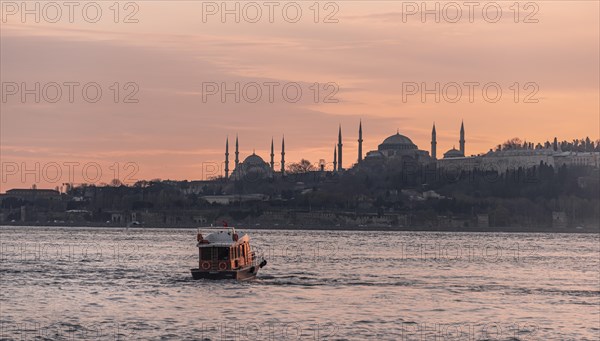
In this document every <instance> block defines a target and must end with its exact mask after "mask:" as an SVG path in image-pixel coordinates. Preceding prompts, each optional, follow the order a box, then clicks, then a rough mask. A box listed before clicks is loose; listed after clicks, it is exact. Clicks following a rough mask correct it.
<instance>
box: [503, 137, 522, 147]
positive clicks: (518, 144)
mask: <svg viewBox="0 0 600 341" xmlns="http://www.w3.org/2000/svg"><path fill="white" fill-rule="evenodd" d="M523 145H524V144H523V141H521V139H520V138H518V137H513V138H512V139H510V140H508V141H506V142H504V143H503V144H502V149H504V150H508V149H520V148H521V146H523Z"/></svg>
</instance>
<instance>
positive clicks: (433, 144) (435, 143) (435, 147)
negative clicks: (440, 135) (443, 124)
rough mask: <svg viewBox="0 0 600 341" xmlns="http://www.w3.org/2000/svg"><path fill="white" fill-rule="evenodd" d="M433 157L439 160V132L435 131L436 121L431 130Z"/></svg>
mask: <svg viewBox="0 0 600 341" xmlns="http://www.w3.org/2000/svg"><path fill="white" fill-rule="evenodd" d="M431 157H432V158H433V159H434V160H437V134H436V132H435V122H434V123H433V129H432V130H431Z"/></svg>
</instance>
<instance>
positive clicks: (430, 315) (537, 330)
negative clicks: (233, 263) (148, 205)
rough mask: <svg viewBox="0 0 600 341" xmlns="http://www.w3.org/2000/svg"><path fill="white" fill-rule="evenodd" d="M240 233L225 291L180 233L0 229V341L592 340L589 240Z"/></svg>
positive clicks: (594, 306) (594, 265)
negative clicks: (246, 273) (241, 276)
mask: <svg viewBox="0 0 600 341" xmlns="http://www.w3.org/2000/svg"><path fill="white" fill-rule="evenodd" d="M245 232H247V233H249V234H250V236H251V238H252V245H253V246H254V248H255V249H257V250H259V251H260V252H261V253H262V254H263V255H264V256H265V258H266V259H267V260H268V265H267V266H266V267H265V268H263V269H262V270H261V271H260V272H259V276H258V278H257V279H256V280H255V281H252V282H244V283H239V282H235V281H202V280H201V281H194V280H192V279H191V275H190V272H189V269H190V268H191V267H194V266H197V248H196V247H195V233H196V231H195V230H192V229H189V230H186V229H143V228H135V229H133V228H130V229H128V230H125V229H108V228H107V229H102V228H39V227H30V228H13V227H0V237H1V263H0V275H1V280H0V281H1V282H0V285H1V296H0V322H1V329H0V332H1V333H0V336H1V338H2V339H24V340H36V339H48V340H50V339H52V340H54V339H69V340H71V339H72V340H79V339H89V340H115V339H122V340H130V339H153V340H170V339H173V340H179V339H187V340H191V339H201V340H202V339H206V340H281V339H289V340H484V339H486V340H598V339H600V288H599V285H600V282H599V280H600V275H599V262H600V261H599V255H600V254H599V252H600V251H599V237H598V235H593V234H572V235H567V234H496V233H494V234H492V233H489V234H488V233H434V232H338V231H335V232H333V231H332V232H329V231H267V230H248V231H245Z"/></svg>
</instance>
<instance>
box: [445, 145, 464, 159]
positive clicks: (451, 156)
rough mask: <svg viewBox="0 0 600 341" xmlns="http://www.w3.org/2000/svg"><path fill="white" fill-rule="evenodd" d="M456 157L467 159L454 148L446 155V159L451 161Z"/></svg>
mask: <svg viewBox="0 0 600 341" xmlns="http://www.w3.org/2000/svg"><path fill="white" fill-rule="evenodd" d="M454 157H465V155H464V154H463V153H462V152H461V151H460V150H458V149H456V148H452V149H450V150H449V151H447V152H445V153H444V159H451V158H454Z"/></svg>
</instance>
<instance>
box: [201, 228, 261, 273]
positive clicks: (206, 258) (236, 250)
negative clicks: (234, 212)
mask: <svg viewBox="0 0 600 341" xmlns="http://www.w3.org/2000/svg"><path fill="white" fill-rule="evenodd" d="M196 240H197V241H198V244H197V246H198V257H199V260H198V268H196V269H191V272H192V277H193V278H194V279H237V280H240V281H243V280H249V279H253V278H255V277H256V274H257V273H258V270H259V269H260V268H262V267H264V266H265V265H266V264H267V261H266V260H264V259H262V260H261V261H260V263H259V261H258V257H257V256H256V254H255V253H254V251H252V249H251V248H250V237H249V236H248V235H247V234H246V233H243V232H239V233H238V232H236V231H235V228H227V230H220V231H218V232H213V233H210V234H208V235H207V236H206V237H204V236H203V235H202V234H201V233H200V232H198V235H197V237H196Z"/></svg>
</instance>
